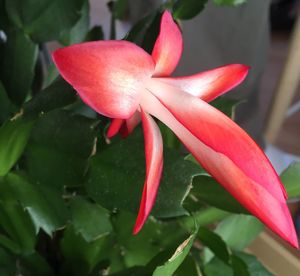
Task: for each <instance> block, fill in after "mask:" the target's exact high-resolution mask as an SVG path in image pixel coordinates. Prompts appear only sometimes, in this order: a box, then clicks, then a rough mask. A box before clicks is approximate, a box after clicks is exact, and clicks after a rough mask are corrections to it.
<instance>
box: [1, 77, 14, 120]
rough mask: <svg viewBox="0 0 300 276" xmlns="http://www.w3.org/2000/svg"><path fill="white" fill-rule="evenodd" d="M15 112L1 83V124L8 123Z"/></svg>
mask: <svg viewBox="0 0 300 276" xmlns="http://www.w3.org/2000/svg"><path fill="white" fill-rule="evenodd" d="M13 111H15V108H14V106H13V104H12V103H11V102H10V100H9V98H8V96H7V93H6V91H5V88H4V86H3V84H2V82H1V81H0V123H2V122H4V121H6V120H7V119H8V118H9V117H10V116H11V115H12V112H13Z"/></svg>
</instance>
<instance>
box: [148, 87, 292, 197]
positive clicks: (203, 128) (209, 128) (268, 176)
mask: <svg viewBox="0 0 300 276" xmlns="http://www.w3.org/2000/svg"><path fill="white" fill-rule="evenodd" d="M149 85H150V86H151V91H152V92H153V94H154V95H155V96H157V97H158V98H159V100H160V101H161V102H162V103H163V105H165V107H166V108H167V109H168V110H169V111H170V112H171V113H172V114H173V115H174V117H175V118H176V119H177V120H178V121H179V122H180V123H181V124H182V125H184V126H185V127H186V128H187V129H188V130H189V131H190V132H191V133H192V134H193V135H195V136H196V137H197V138H198V139H199V140H200V141H201V142H203V143H204V144H205V145H207V146H208V147H210V148H212V149H213V150H214V151H216V152H219V153H222V154H224V155H225V156H226V157H228V158H229V159H230V160H231V161H232V162H233V163H235V164H236V166H238V167H239V168H240V169H241V170H242V171H243V172H244V173H245V174H246V175H247V176H248V177H249V178H251V179H252V180H253V181H255V182H257V183H260V184H261V185H262V186H263V187H264V188H265V189H266V190H268V191H269V192H270V193H271V194H272V195H273V196H274V197H275V198H277V199H278V200H283V199H285V198H286V193H285V189H284V187H283V185H282V184H281V182H280V180H279V177H278V175H277V174H276V172H275V170H274V169H273V167H272V165H271V164H270V162H269V160H268V159H267V157H266V156H265V154H264V153H263V152H262V150H261V149H260V148H259V147H258V146H257V145H256V143H255V142H254V141H253V140H252V139H251V137H250V136H249V135H248V134H247V133H246V132H245V131H244V130H243V129H241V128H240V127H239V126H238V125H237V124H235V123H234V122H233V121H232V120H231V119H229V118H228V117H227V116H226V115H224V114H223V113H222V112H220V111H219V110H217V109H215V108H214V107H212V106H211V105H209V104H207V103H206V102H204V101H202V100H201V99H198V98H196V97H193V96H191V95H189V94H187V93H184V91H181V90H178V89H174V88H173V87H172V86H170V85H168V84H162V83H158V82H157V81H156V82H154V81H151V84H149Z"/></svg>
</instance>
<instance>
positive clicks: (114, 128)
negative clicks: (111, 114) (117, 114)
mask: <svg viewBox="0 0 300 276" xmlns="http://www.w3.org/2000/svg"><path fill="white" fill-rule="evenodd" d="M124 122H125V120H123V119H113V120H112V121H111V123H110V125H109V127H108V130H107V133H106V136H107V137H108V138H112V137H114V136H115V135H117V134H118V132H119V131H120V128H121V127H122V125H123V123H124Z"/></svg>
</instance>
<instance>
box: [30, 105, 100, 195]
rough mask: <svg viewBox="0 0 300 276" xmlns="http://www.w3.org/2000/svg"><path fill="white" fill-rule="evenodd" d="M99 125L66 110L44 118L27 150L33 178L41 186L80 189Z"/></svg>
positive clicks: (33, 133)
mask: <svg viewBox="0 0 300 276" xmlns="http://www.w3.org/2000/svg"><path fill="white" fill-rule="evenodd" d="M97 123H98V122H97V121H95V120H91V119H89V118H86V117H84V116H80V115H72V114H70V113H69V112H67V111H64V110H54V111H52V112H49V113H47V114H45V115H44V116H42V117H41V118H40V119H39V120H38V121H37V123H36V125H35V127H34V129H33V131H32V137H31V140H30V143H29V145H28V147H27V150H26V164H27V166H28V170H29V172H30V175H31V176H32V177H33V178H34V179H35V180H36V181H38V182H39V183H41V184H42V185H45V186H49V187H53V186H55V187H57V188H59V189H60V190H63V188H64V187H65V186H81V185H82V183H83V177H84V175H85V173H86V169H87V165H88V158H89V157H90V155H91V154H92V151H93V148H94V144H95V141H96V131H95V128H96V125H97Z"/></svg>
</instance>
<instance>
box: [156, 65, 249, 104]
mask: <svg viewBox="0 0 300 276" xmlns="http://www.w3.org/2000/svg"><path fill="white" fill-rule="evenodd" d="M249 69H250V67H249V66H246V65H243V64H230V65H226V66H222V67H219V68H216V69H212V70H209V71H205V72H201V73H198V74H195V75H191V76H186V77H175V78H157V79H158V80H160V81H163V82H165V83H168V84H170V85H172V86H175V87H177V88H179V89H181V90H184V91H186V92H188V93H190V94H191V95H193V96H196V97H199V98H201V99H202V100H204V101H206V102H210V101H212V100H213V99H215V98H216V97H218V96H220V95H222V94H224V93H226V92H227V91H229V90H231V89H233V88H234V87H236V86H237V85H239V84H240V83H241V82H242V81H243V80H244V79H245V78H246V76H247V74H248V71H249Z"/></svg>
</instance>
